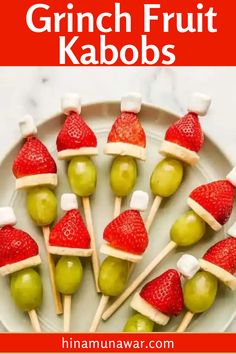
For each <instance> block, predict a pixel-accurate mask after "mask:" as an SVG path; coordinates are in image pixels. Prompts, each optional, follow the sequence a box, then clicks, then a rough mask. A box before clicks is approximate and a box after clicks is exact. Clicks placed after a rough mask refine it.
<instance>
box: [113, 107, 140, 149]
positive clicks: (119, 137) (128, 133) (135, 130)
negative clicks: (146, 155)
mask: <svg viewBox="0 0 236 354" xmlns="http://www.w3.org/2000/svg"><path fill="white" fill-rule="evenodd" d="M107 142H108V143H117V142H122V143H127V144H133V145H138V146H142V147H145V146H146V134H145V132H144V129H143V128H142V126H141V124H140V121H139V119H138V117H137V115H136V114H135V113H128V112H123V113H121V115H120V116H118V117H117V118H116V120H115V123H114V124H113V126H112V128H111V131H110V134H109V136H108V139H107Z"/></svg>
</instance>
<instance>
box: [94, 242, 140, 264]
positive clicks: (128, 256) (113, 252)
mask: <svg viewBox="0 0 236 354" xmlns="http://www.w3.org/2000/svg"><path fill="white" fill-rule="evenodd" d="M100 252H101V253H103V254H106V255H108V256H112V257H115V258H120V259H125V260H126V261H129V262H133V263H138V262H140V261H141V259H142V258H143V256H142V255H137V254H133V253H129V252H125V251H121V250H118V249H117V248H114V247H112V246H109V245H108V244H103V245H102V246H101V248H100Z"/></svg>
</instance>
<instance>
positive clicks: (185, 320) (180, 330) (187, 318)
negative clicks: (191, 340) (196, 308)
mask: <svg viewBox="0 0 236 354" xmlns="http://www.w3.org/2000/svg"><path fill="white" fill-rule="evenodd" d="M193 316H194V313H192V312H190V311H188V312H186V314H185V315H184V318H183V320H182V322H181V323H180V325H179V327H178V328H177V330H176V332H178V333H183V332H185V330H186V329H187V328H188V326H189V324H190V322H191V321H192V319H193Z"/></svg>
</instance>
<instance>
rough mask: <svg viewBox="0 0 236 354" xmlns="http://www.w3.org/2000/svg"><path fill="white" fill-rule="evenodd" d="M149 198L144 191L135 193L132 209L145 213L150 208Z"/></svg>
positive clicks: (132, 199)
mask: <svg viewBox="0 0 236 354" xmlns="http://www.w3.org/2000/svg"><path fill="white" fill-rule="evenodd" d="M148 202H149V197H148V194H147V193H146V192H143V191H135V192H134V193H133V194H132V197H131V201H130V208H131V209H135V210H139V211H145V210H146V209H147V207H148Z"/></svg>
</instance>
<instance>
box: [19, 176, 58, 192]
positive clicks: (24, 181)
mask: <svg viewBox="0 0 236 354" xmlns="http://www.w3.org/2000/svg"><path fill="white" fill-rule="evenodd" d="M56 185H57V175H56V174H55V173H42V174H38V175H32V176H25V177H21V178H17V179H16V189H17V190H19V189H26V188H31V187H37V186H51V187H56Z"/></svg>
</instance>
